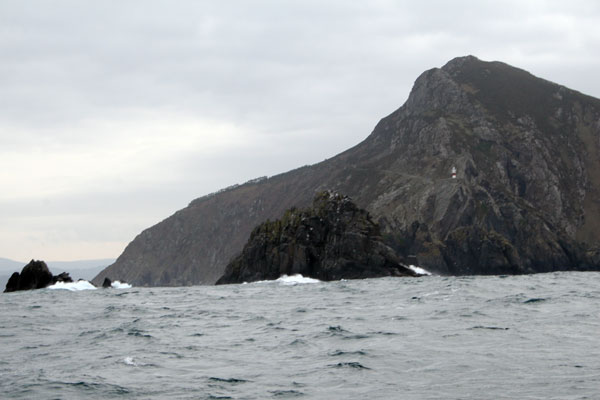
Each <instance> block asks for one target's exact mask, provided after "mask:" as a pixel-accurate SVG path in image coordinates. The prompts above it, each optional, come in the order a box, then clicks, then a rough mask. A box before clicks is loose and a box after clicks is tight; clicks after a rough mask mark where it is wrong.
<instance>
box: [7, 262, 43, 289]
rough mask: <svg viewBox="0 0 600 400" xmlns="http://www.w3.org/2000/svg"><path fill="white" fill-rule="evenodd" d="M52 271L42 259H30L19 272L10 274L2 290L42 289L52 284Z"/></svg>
mask: <svg viewBox="0 0 600 400" xmlns="http://www.w3.org/2000/svg"><path fill="white" fill-rule="evenodd" d="M52 278H53V277H52V273H51V272H50V270H49V269H48V266H47V265H46V263H45V262H44V261H36V260H31V261H30V262H29V264H27V265H26V266H25V267H23V270H21V273H20V274H19V273H18V272H15V273H13V274H12V276H11V277H10V279H9V280H8V282H7V283H6V289H5V290H4V292H15V291H17V290H31V289H42V288H45V287H46V286H48V285H51V284H52Z"/></svg>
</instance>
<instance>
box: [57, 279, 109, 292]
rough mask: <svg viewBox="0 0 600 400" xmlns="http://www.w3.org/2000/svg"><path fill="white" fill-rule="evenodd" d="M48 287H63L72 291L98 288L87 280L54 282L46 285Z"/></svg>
mask: <svg viewBox="0 0 600 400" xmlns="http://www.w3.org/2000/svg"><path fill="white" fill-rule="evenodd" d="M48 289H52V290H55V289H63V290H70V291H72V292H74V291H78V290H96V289H98V288H97V287H96V286H94V285H92V284H91V283H90V282H88V281H84V280H81V281H77V282H56V283H55V284H54V285H51V286H48Z"/></svg>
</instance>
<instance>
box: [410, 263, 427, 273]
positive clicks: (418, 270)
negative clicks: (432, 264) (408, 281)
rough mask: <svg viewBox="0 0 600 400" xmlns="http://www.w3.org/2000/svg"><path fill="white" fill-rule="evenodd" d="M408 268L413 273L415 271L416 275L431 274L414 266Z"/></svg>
mask: <svg viewBox="0 0 600 400" xmlns="http://www.w3.org/2000/svg"><path fill="white" fill-rule="evenodd" d="M408 268H410V269H412V270H413V271H415V272H416V273H417V274H421V275H431V272H429V271H427V270H426V269H423V268H421V267H417V266H416V265H409V266H408Z"/></svg>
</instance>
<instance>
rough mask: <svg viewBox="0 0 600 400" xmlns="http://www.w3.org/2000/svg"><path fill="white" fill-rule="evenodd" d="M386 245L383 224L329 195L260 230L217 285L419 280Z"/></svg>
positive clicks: (344, 198) (347, 200)
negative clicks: (286, 279) (291, 278)
mask: <svg viewBox="0 0 600 400" xmlns="http://www.w3.org/2000/svg"><path fill="white" fill-rule="evenodd" d="M403 261H404V260H403V259H402V258H400V257H399V256H398V255H397V254H396V252H395V251H394V250H393V249H392V248H390V247H389V246H387V245H386V244H385V243H384V241H383V237H382V236H381V231H380V228H379V225H378V224H377V223H375V222H374V221H373V220H372V219H371V216H370V215H369V213H368V212H367V211H365V210H363V209H360V208H359V207H358V206H356V204H354V203H353V202H352V201H351V200H350V198H349V197H347V196H343V195H341V194H338V193H334V192H329V191H325V192H322V193H319V194H317V196H316V197H315V198H314V200H313V204H312V207H310V208H305V209H297V208H291V209H289V210H287V211H286V212H285V213H284V215H283V217H282V218H280V219H277V220H275V221H266V222H264V223H262V224H260V225H258V226H257V227H256V228H255V229H254V230H253V231H252V234H251V235H250V239H249V240H248V243H246V245H245V246H244V249H243V250H242V252H241V254H240V255H239V256H237V257H236V258H234V259H233V260H232V261H231V262H230V263H229V264H228V265H227V267H226V268H225V273H224V275H223V276H222V277H221V278H220V279H219V280H218V281H217V285H219V284H227V283H242V282H253V281H261V280H273V279H277V278H279V277H280V276H282V275H295V274H300V275H302V276H305V277H310V278H315V279H319V280H322V281H332V280H340V279H363V278H376V277H384V276H420V275H419V274H418V273H416V272H415V271H413V270H412V269H411V268H409V267H408V266H407V265H405V264H404V263H403Z"/></svg>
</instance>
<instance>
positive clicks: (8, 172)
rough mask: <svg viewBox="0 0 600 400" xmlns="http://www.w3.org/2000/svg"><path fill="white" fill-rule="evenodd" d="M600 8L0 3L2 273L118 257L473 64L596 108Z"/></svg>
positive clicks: (358, 132) (339, 144) (332, 150)
mask: <svg viewBox="0 0 600 400" xmlns="http://www.w3.org/2000/svg"><path fill="white" fill-rule="evenodd" d="M599 50H600V2H597V1H595V0H590V1H577V0H569V1H564V0H562V1H535V0H528V1H523V0H518V1H504V2H503V1H482V0H479V1H456V0H454V1H414V0H411V1H385V0H380V1H377V0H375V1H373V0H371V1H352V2H350V1H341V0H340V1H326V0H319V1H312V0H302V1H281V0H273V1H249V0H248V1H225V0H223V1H200V0H189V1H186V0H180V1H166V0H165V1H148V0H134V1H126V0H119V1H109V0H102V1H82V0H73V1H55V0H44V1H33V0H14V1H12V0H0V257H6V258H12V259H16V260H20V261H27V260H29V259H31V258H36V259H44V260H74V259H91V258H110V257H114V258H116V257H117V256H118V255H119V254H120V253H121V252H122V251H123V249H124V248H125V246H126V245H127V243H129V242H130V241H131V240H133V238H134V237H135V236H136V235H137V234H138V233H139V232H141V231H142V230H143V229H145V228H147V227H149V226H151V225H153V224H155V223H157V222H159V221H160V220H162V219H164V218H166V217H168V216H169V215H171V214H172V213H174V212H175V211H177V210H178V209H180V208H183V207H185V206H186V205H187V204H188V203H189V202H190V201H191V200H193V199H194V198H196V197H199V196H201V195H204V194H207V193H210V192H213V191H216V190H218V189H220V188H223V187H225V186H229V185H231V184H234V183H242V182H245V181H246V180H248V179H252V178H255V177H258V176H263V175H268V176H270V175H274V174H277V173H280V172H285V171H287V170H289V169H292V168H296V167H299V166H302V165H305V164H312V163H315V162H318V161H321V160H323V159H325V158H329V157H331V156H333V155H335V154H337V153H339V152H341V151H343V150H345V149H347V148H348V147H351V146H353V145H355V144H357V143H358V142H360V141H361V140H362V139H364V138H365V137H366V136H367V135H368V134H369V133H370V132H371V130H372V129H373V127H374V126H375V124H376V123H377V121H378V120H379V119H380V118H382V117H384V116H385V115H387V114H389V113H391V112H392V111H394V110H395V109H397V108H398V107H399V106H401V105H402V103H404V101H405V100H406V98H407V96H408V93H409V91H410V89H411V87H412V84H413V82H414V81H415V79H416V78H417V77H418V75H419V74H420V73H421V72H423V71H424V70H426V69H430V68H433V67H440V66H442V65H443V64H445V63H446V62H447V61H448V60H450V59H452V58H454V57H456V56H463V55H468V54H473V55H475V56H477V57H479V58H481V59H483V60H500V61H504V62H507V63H509V64H512V65H515V66H518V67H521V68H524V69H526V70H528V71H530V72H532V73H533V74H535V75H537V76H540V77H543V78H546V79H549V80H552V81H555V82H557V83H561V84H564V85H566V86H568V87H571V88H573V89H577V90H579V91H581V92H584V93H586V94H590V95H592V96H595V97H600V79H599V78H598V71H600V51H599Z"/></svg>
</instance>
